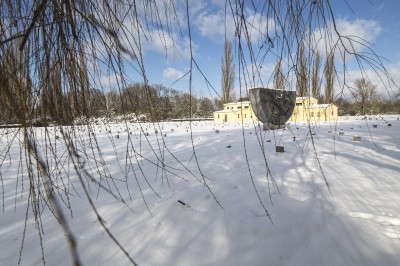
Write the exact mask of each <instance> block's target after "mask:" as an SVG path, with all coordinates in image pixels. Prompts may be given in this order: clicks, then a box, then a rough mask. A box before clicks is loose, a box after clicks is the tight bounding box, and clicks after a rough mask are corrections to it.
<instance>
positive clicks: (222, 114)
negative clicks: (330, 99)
mask: <svg viewBox="0 0 400 266" xmlns="http://www.w3.org/2000/svg"><path fill="white" fill-rule="evenodd" d="M213 116H214V122H216V123H223V122H228V123H234V122H242V121H243V122H257V121H258V119H257V117H256V116H255V114H254V112H253V110H252V108H251V104H250V102H249V101H245V102H234V103H227V104H224V109H223V110H220V111H216V112H214V113H213ZM336 119H338V108H337V106H336V105H334V104H319V103H318V100H317V99H315V98H313V97H297V98H296V106H295V107H294V110H293V114H292V116H291V117H290V118H289V120H288V122H301V121H315V122H318V121H328V120H336Z"/></svg>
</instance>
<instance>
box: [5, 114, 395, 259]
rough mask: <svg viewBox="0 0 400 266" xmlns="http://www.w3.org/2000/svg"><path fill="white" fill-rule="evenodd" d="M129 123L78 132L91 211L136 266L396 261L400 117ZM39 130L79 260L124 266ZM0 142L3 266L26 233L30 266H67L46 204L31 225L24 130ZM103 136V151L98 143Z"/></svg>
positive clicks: (62, 153)
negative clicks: (277, 123)
mask: <svg viewBox="0 0 400 266" xmlns="http://www.w3.org/2000/svg"><path fill="white" fill-rule="evenodd" d="M388 124H391V125H392V126H391V127H389V126H388ZM373 125H376V127H374V126H373ZM127 126H128V128H129V129H128V130H125V129H126V125H123V124H118V125H117V124H112V125H104V126H101V125H100V126H99V125H98V126H93V127H92V130H93V131H95V138H94V137H90V136H91V134H90V133H88V128H85V127H82V128H81V129H80V130H75V132H73V134H72V136H73V141H74V143H75V145H76V146H77V147H78V148H79V149H80V150H79V154H80V155H81V157H80V165H81V168H82V169H81V170H84V171H86V172H87V173H89V174H91V175H92V176H93V178H95V179H96V181H97V182H94V181H90V179H89V178H87V177H83V180H84V184H85V186H86V187H87V188H88V191H89V194H90V197H91V199H92V201H93V203H94V205H95V206H96V208H97V210H98V212H99V214H100V215H101V217H102V219H103V221H104V222H105V225H106V226H107V228H108V229H109V230H110V232H111V233H112V234H113V235H114V236H115V237H116V239H117V240H118V241H119V243H120V244H121V245H122V246H123V247H124V248H125V249H126V251H127V252H128V253H129V255H130V256H131V257H132V258H133V259H134V260H135V262H136V263H138V264H139V265H400V121H399V120H398V116H383V117H372V118H371V119H367V120H362V119H361V118H360V117H351V118H349V119H345V118H342V119H341V120H339V121H335V122H333V121H330V122H321V123H319V124H317V125H315V126H314V125H311V126H310V125H308V124H307V123H298V124H293V123H292V124H290V125H289V126H287V128H286V129H285V130H283V129H280V130H275V131H262V130H260V128H259V127H258V126H254V125H253V124H245V125H242V124H230V125H216V124H214V123H213V122H195V123H192V124H191V125H190V124H189V123H188V122H182V123H162V124H157V125H152V124H141V126H142V129H143V131H144V132H148V133H149V136H145V135H144V134H143V133H139V132H140V131H139V126H138V125H137V124H128V125H127ZM65 130H68V129H65ZM155 130H157V131H158V134H155ZM216 130H218V132H219V133H216ZM339 131H343V132H344V134H343V135H339ZM109 132H111V133H109ZM130 132H132V133H130ZM34 133H35V134H37V135H36V136H37V138H38V139H39V142H38V143H37V144H38V150H39V151H41V158H42V159H44V160H46V158H47V162H46V163H47V165H48V166H49V171H50V173H51V178H52V182H53V184H54V185H55V186H57V187H58V188H59V190H58V192H57V197H58V201H59V202H60V203H61V205H62V206H63V210H64V213H65V214H66V217H67V218H66V220H67V222H68V224H69V226H70V228H71V231H72V232H73V234H74V236H75V238H76V240H77V242H78V250H79V256H80V259H81V261H82V263H83V264H84V265H126V264H129V260H128V259H127V257H126V256H125V255H124V254H123V252H122V251H121V250H120V249H119V248H118V246H117V245H116V244H115V243H114V242H113V241H112V240H111V239H110V237H109V236H108V235H107V233H106V232H105V230H104V229H103V228H102V227H101V225H100V223H99V221H98V219H97V218H96V214H95V213H94V211H93V210H92V209H91V207H90V205H89V203H88V200H87V198H86V197H85V194H84V191H83V189H82V185H81V183H80V182H79V179H78V177H77V175H76V174H75V172H74V169H73V163H72V161H71V160H69V159H68V156H67V153H68V152H67V148H66V146H65V141H66V140H65V139H63V138H62V136H61V135H60V133H59V130H56V129H52V128H50V129H48V132H47V133H48V135H47V137H50V139H47V144H45V141H44V140H45V138H46V135H45V134H44V129H43V128H38V129H36V132H34ZM32 134H33V133H32ZM164 134H166V135H164ZM116 135H118V138H117V136H116ZM14 136H16V137H15V138H14V139H13V137H14ZM55 136H58V137H59V138H58V139H56V137H55ZM354 136H360V137H361V141H353V137H354ZM0 138H1V143H0V145H1V147H0V149H1V155H0V156H1V157H0V159H1V163H2V164H1V168H0V171H1V172H0V173H1V180H2V184H1V187H2V191H1V192H0V193H1V195H2V196H1V197H2V199H1V205H2V208H3V210H2V212H1V213H0V250H1V252H0V265H16V264H17V263H18V260H19V256H20V250H21V243H22V240H23V238H24V244H23V249H22V251H21V254H22V256H21V265H38V264H43V261H42V254H44V258H45V262H46V264H47V265H70V264H71V255H70V251H69V247H68V243H67V241H66V238H65V236H64V233H63V230H62V228H61V226H60V224H59V223H58V222H57V221H56V219H55V218H54V216H53V214H52V213H51V212H50V211H49V208H48V207H47V206H45V205H42V204H43V203H44V201H41V205H40V210H39V211H40V212H41V216H40V219H41V220H40V221H41V225H42V228H37V223H35V219H34V217H33V213H32V210H31V207H32V202H30V201H29V200H28V198H29V195H30V194H29V186H30V184H29V179H28V169H27V167H26V165H25V163H24V159H23V160H22V162H21V163H20V158H24V156H25V155H24V152H23V150H22V153H21V149H20V146H21V145H22V144H21V142H20V141H22V135H21V134H20V133H16V131H15V130H13V129H1V133H0ZM11 140H13V142H12V145H11V146H10V147H8V144H10V142H11ZM95 140H96V141H97V144H98V146H99V147H100V149H101V152H99V151H98V150H97V148H94V149H93V150H92V149H91V148H90V145H95V143H96V142H95ZM49 143H51V145H49ZM192 144H193V145H192ZM275 146H284V150H285V152H283V153H277V152H275ZM46 147H47V148H46ZM8 150H9V152H6V151H8ZM46 152H47V154H46ZM52 152H53V153H55V154H57V158H58V160H59V161H58V164H56V161H55V160H54V159H51V158H52V156H51V153H52ZM85 153H86V155H87V156H84V154H85ZM95 158H96V160H95ZM56 165H58V167H57V166H56ZM267 166H268V167H269V170H270V172H268V171H267ZM33 171H36V169H33ZM84 171H83V172H84ZM322 173H323V174H322ZM35 176H36V174H35ZM67 176H69V179H68V178H67ZM111 177H112V178H111ZM145 178H146V179H145ZM204 181H205V182H206V184H207V185H205V184H204ZM274 182H275V185H274ZM326 182H327V183H328V185H327V184H326ZM99 183H101V184H102V186H103V187H104V189H103V188H99V186H98V184H99ZM253 184H254V185H253ZM207 186H208V187H207ZM139 187H140V188H141V190H140V189H139ZM208 188H209V189H210V190H211V192H212V193H211V192H210V190H209V189H208ZM105 189H106V190H109V191H112V193H113V194H111V193H109V192H108V191H106V190H105ZM255 189H256V190H257V192H258V195H257V193H256V190H255ZM41 192H42V193H44V191H43V190H41ZM67 195H68V197H67ZM114 196H115V197H114ZM31 197H32V194H31ZM214 197H215V198H214ZM116 198H119V199H121V198H122V199H123V200H124V201H125V202H126V205H125V204H124V203H122V202H121V200H117V199H116ZM28 202H30V203H29V206H28ZM261 203H262V204H261ZM219 204H220V205H219ZM69 206H70V208H68V207H69ZM263 206H264V207H265V209H266V210H267V211H268V213H267V212H266V211H265V210H264V207H263ZM147 208H148V209H147ZM27 209H28V211H27ZM26 216H28V220H27V223H26V230H24V224H25V217H26ZM271 221H272V222H271ZM38 229H39V230H38ZM40 237H41V238H42V243H43V244H42V246H41V244H40V243H41V241H40ZM42 250H43V252H42Z"/></svg>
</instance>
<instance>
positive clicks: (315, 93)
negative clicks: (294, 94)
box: [311, 51, 322, 99]
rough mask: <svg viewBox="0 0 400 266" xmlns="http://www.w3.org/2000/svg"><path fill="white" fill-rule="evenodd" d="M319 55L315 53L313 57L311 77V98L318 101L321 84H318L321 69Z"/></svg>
mask: <svg viewBox="0 0 400 266" xmlns="http://www.w3.org/2000/svg"><path fill="white" fill-rule="evenodd" d="M321 62H322V58H321V54H320V53H319V52H318V51H317V52H316V53H315V55H314V56H313V69H312V75H311V96H312V97H314V98H316V99H319V98H320V96H321V83H320V73H319V71H320V68H321Z"/></svg>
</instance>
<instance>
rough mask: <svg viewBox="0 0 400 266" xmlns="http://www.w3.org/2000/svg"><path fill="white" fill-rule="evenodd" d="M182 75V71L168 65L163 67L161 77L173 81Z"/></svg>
mask: <svg viewBox="0 0 400 266" xmlns="http://www.w3.org/2000/svg"><path fill="white" fill-rule="evenodd" d="M184 75H185V73H183V72H182V71H180V70H177V69H175V68H172V67H168V68H166V69H164V71H163V78H166V79H169V80H173V81H175V80H178V79H180V78H182V77H183V76H184Z"/></svg>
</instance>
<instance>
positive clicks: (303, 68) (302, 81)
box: [296, 44, 309, 97]
mask: <svg viewBox="0 0 400 266" xmlns="http://www.w3.org/2000/svg"><path fill="white" fill-rule="evenodd" d="M305 53H306V52H305V47H304V44H300V48H299V52H298V54H297V65H296V87H297V88H296V91H297V95H298V96H300V97H305V96H307V95H309V93H308V86H309V75H308V62H307V60H308V58H307V57H306V54H305Z"/></svg>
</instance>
